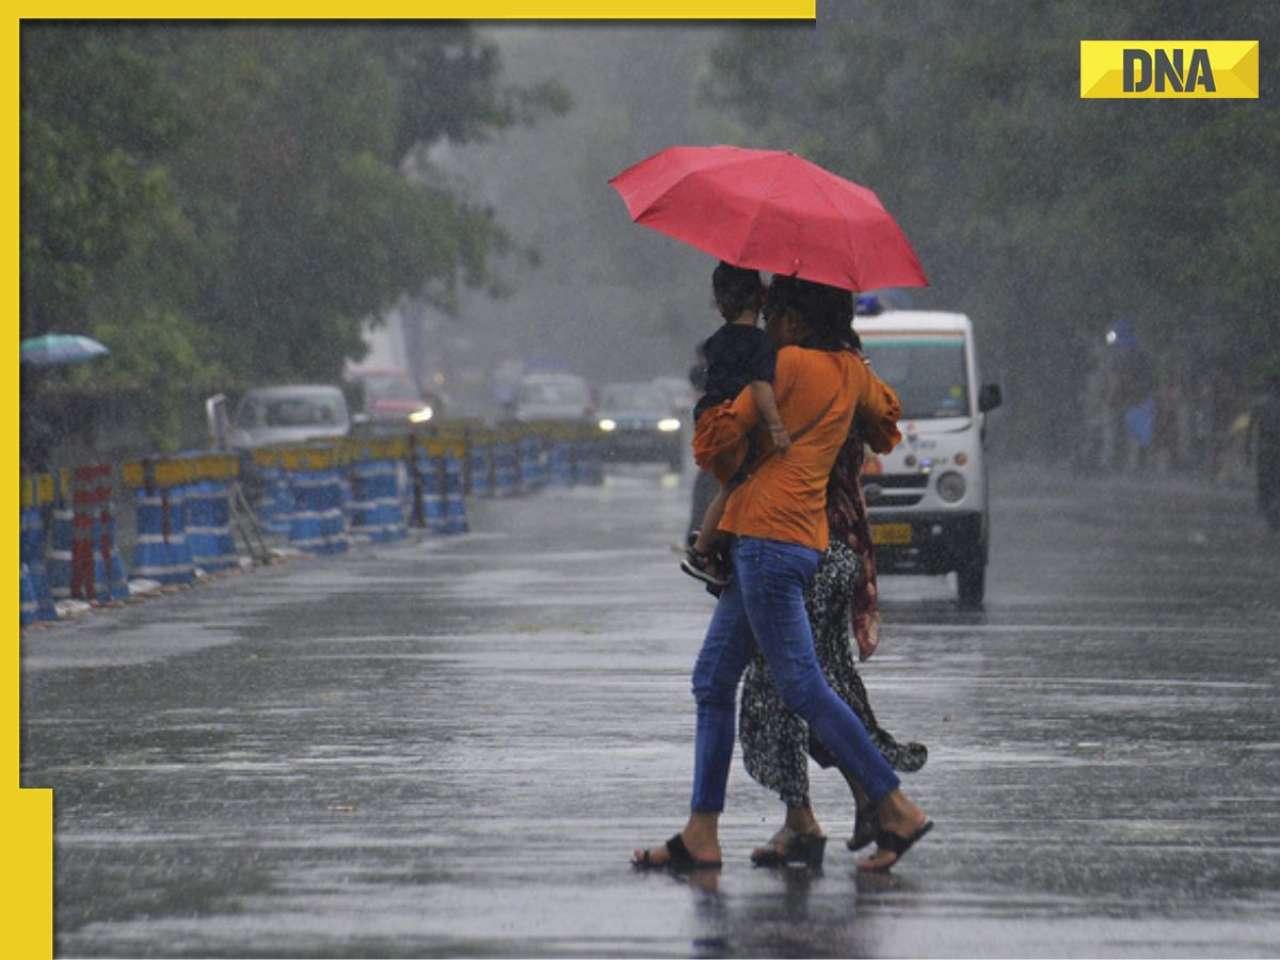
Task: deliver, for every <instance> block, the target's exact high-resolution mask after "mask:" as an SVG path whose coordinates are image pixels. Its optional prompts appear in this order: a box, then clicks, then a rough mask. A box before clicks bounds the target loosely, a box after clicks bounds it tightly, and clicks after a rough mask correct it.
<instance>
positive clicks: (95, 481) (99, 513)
mask: <svg viewBox="0 0 1280 960" xmlns="http://www.w3.org/2000/svg"><path fill="white" fill-rule="evenodd" d="M111 474H112V468H111V464H109V463H93V464H87V465H85V466H79V467H76V468H75V469H74V471H73V483H74V491H73V494H72V504H73V508H74V517H73V518H72V541H71V597H72V598H73V599H76V600H86V601H89V602H91V603H110V602H111V601H113V600H122V599H124V598H125V597H127V596H128V595H129V585H128V584H127V583H126V582H125V573H124V564H123V563H122V562H121V561H120V555H119V553H118V552H117V551H116V520H115V514H114V513H113V512H112V509H111V494H112V476H111Z"/></svg>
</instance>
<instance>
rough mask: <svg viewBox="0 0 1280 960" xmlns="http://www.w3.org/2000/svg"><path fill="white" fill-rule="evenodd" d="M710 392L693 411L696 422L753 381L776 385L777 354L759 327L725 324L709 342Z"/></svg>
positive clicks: (704, 348)
mask: <svg viewBox="0 0 1280 960" xmlns="http://www.w3.org/2000/svg"><path fill="white" fill-rule="evenodd" d="M702 350H703V353H704V355H705V356H706V358H707V389H706V392H705V393H703V395H702V397H701V399H699V400H698V405H697V406H696V407H694V408H693V417H694V420H695V421H696V420H697V419H698V418H699V417H701V416H702V415H703V413H705V412H706V411H707V410H709V409H711V408H712V407H714V406H717V405H718V404H721V403H724V402H725V401H726V400H732V399H734V398H735V397H736V396H737V395H738V394H739V393H741V392H742V388H743V387H745V386H746V385H747V384H749V383H751V382H752V381H754V380H766V381H768V382H769V383H772V382H773V372H774V367H775V366H776V364H777V360H778V351H777V350H775V349H774V347H773V342H772V341H771V340H770V339H769V337H768V335H767V334H766V333H765V332H764V331H763V330H761V329H760V328H759V327H749V326H747V325H746V324H742V323H726V324H725V325H724V326H722V327H721V328H720V329H719V330H717V331H716V332H715V333H713V334H712V335H711V336H710V337H708V338H707V342H706V343H705V344H703V346H702Z"/></svg>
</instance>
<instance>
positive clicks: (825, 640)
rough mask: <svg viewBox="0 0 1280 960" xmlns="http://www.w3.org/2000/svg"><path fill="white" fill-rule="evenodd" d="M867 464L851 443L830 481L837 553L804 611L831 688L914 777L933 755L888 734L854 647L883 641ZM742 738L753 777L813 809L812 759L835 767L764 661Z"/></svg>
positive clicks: (749, 688) (864, 651)
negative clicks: (864, 481) (864, 479)
mask: <svg viewBox="0 0 1280 960" xmlns="http://www.w3.org/2000/svg"><path fill="white" fill-rule="evenodd" d="M862 456H863V446H862V441H861V440H860V439H859V438H858V437H857V436H856V435H851V437H850V440H849V442H847V443H846V444H845V445H844V447H843V448H842V449H841V451H840V454H839V456H838V457H837V459H836V464H835V467H834V469H833V470H832V473H831V481H830V483H829V485H828V490H827V519H828V522H829V524H830V527H831V538H830V545H829V546H828V548H827V552H826V553H825V554H823V556H822V559H821V561H820V562H819V564H818V569H817V572H816V573H815V574H814V577H813V581H812V582H811V583H810V584H809V587H808V589H807V590H806V591H805V610H806V612H807V613H808V615H809V624H810V626H811V628H812V630H813V644H814V650H815V653H816V654H817V657H818V664H819V666H821V668H822V673H823V676H825V677H826V680H827V683H829V684H830V685H831V689H832V690H834V691H835V693H836V696H838V697H840V699H841V700H843V701H844V702H845V703H847V704H848V705H849V707H850V709H852V710H853V712H854V713H855V714H856V715H857V717H858V719H859V720H861V721H862V724H863V726H864V727H866V728H867V733H868V734H869V735H870V737H871V742H872V743H874V744H875V745H876V747H877V748H879V750H880V753H881V754H882V755H883V756H884V758H885V760H886V761H887V762H888V763H889V765H890V766H891V767H893V768H894V769H895V770H898V771H900V772H902V773H912V772H914V771H916V770H919V769H920V768H921V767H923V766H924V764H925V761H926V760H927V759H928V756H929V751H928V748H927V747H925V745H924V744H922V743H915V742H910V743H899V742H898V741H897V740H896V739H895V738H894V737H893V735H892V734H890V733H889V732H888V731H886V730H884V729H883V728H881V726H880V724H879V722H878V721H877V720H876V715H875V713H874V712H873V711H872V709H871V704H870V702H869V701H868V699H867V689H866V687H865V686H863V683H862V678H861V677H860V676H859V675H858V668H857V667H856V666H855V664H854V657H853V646H852V644H851V643H850V634H851V632H852V633H853V635H854V637H855V638H856V641H857V643H858V648H859V655H860V657H861V659H863V660H865V659H867V657H869V656H871V654H872V653H873V652H874V651H875V648H876V645H877V643H878V641H879V630H878V627H879V615H878V613H877V612H876V585H875V552H874V548H873V547H872V543H871V530H870V524H869V522H868V519H867V512H866V501H865V500H864V498H863V496H862V485H861V482H860V481H859V479H858V477H859V473H860V471H861V467H862ZM738 738H739V740H740V741H741V743H742V756H743V762H744V764H745V765H746V768H747V773H749V774H750V775H751V776H752V778H754V779H755V780H756V781H757V782H759V783H760V784H761V785H762V786H764V787H767V788H769V789H770V790H773V791H775V792H777V793H778V795H779V796H780V797H781V798H782V801H783V802H784V803H786V804H787V805H788V806H793V807H800V806H808V804H809V764H808V757H809V756H812V757H813V758H814V760H816V761H817V762H818V763H819V764H821V765H822V766H824V767H829V766H832V765H833V764H834V763H835V758H834V756H833V755H832V754H831V753H830V752H829V751H828V750H827V749H826V747H825V746H824V745H823V744H822V743H821V741H819V740H818V739H817V737H811V736H810V734H809V728H808V725H807V724H806V723H805V722H804V721H803V720H801V719H800V718H799V717H798V716H796V715H795V714H794V713H792V712H791V711H790V710H789V709H787V707H786V706H785V705H784V704H783V702H782V698H781V697H780V696H779V695H778V691H777V688H775V687H774V685H773V678H772V677H771V675H770V674H769V668H768V665H767V664H766V663H765V660H764V657H763V655H761V654H759V653H757V654H756V656H755V659H754V660H752V662H751V664H750V665H749V666H748V667H747V671H746V674H745V678H744V681H743V690H742V706H741V709H740V712H739V724H738Z"/></svg>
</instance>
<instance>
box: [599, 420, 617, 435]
mask: <svg viewBox="0 0 1280 960" xmlns="http://www.w3.org/2000/svg"><path fill="white" fill-rule="evenodd" d="M600 429H601V430H603V431H604V432H605V433H608V432H609V431H610V430H617V429H618V424H617V422H616V421H613V420H610V419H609V418H608V417H605V418H604V419H603V420H601V421H600Z"/></svg>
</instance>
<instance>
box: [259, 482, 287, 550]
mask: <svg viewBox="0 0 1280 960" xmlns="http://www.w3.org/2000/svg"><path fill="white" fill-rule="evenodd" d="M258 476H259V477H261V478H262V497H261V499H260V500H259V501H258V508H257V516H258V523H259V525H260V526H261V527H262V529H263V530H265V531H266V532H267V533H274V534H278V535H280V536H284V535H285V534H287V533H288V532H289V522H290V519H291V517H290V515H291V514H292V513H293V490H292V489H291V488H290V486H289V475H288V474H287V473H285V471H284V469H283V468H281V467H278V466H260V467H259V468H258Z"/></svg>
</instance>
